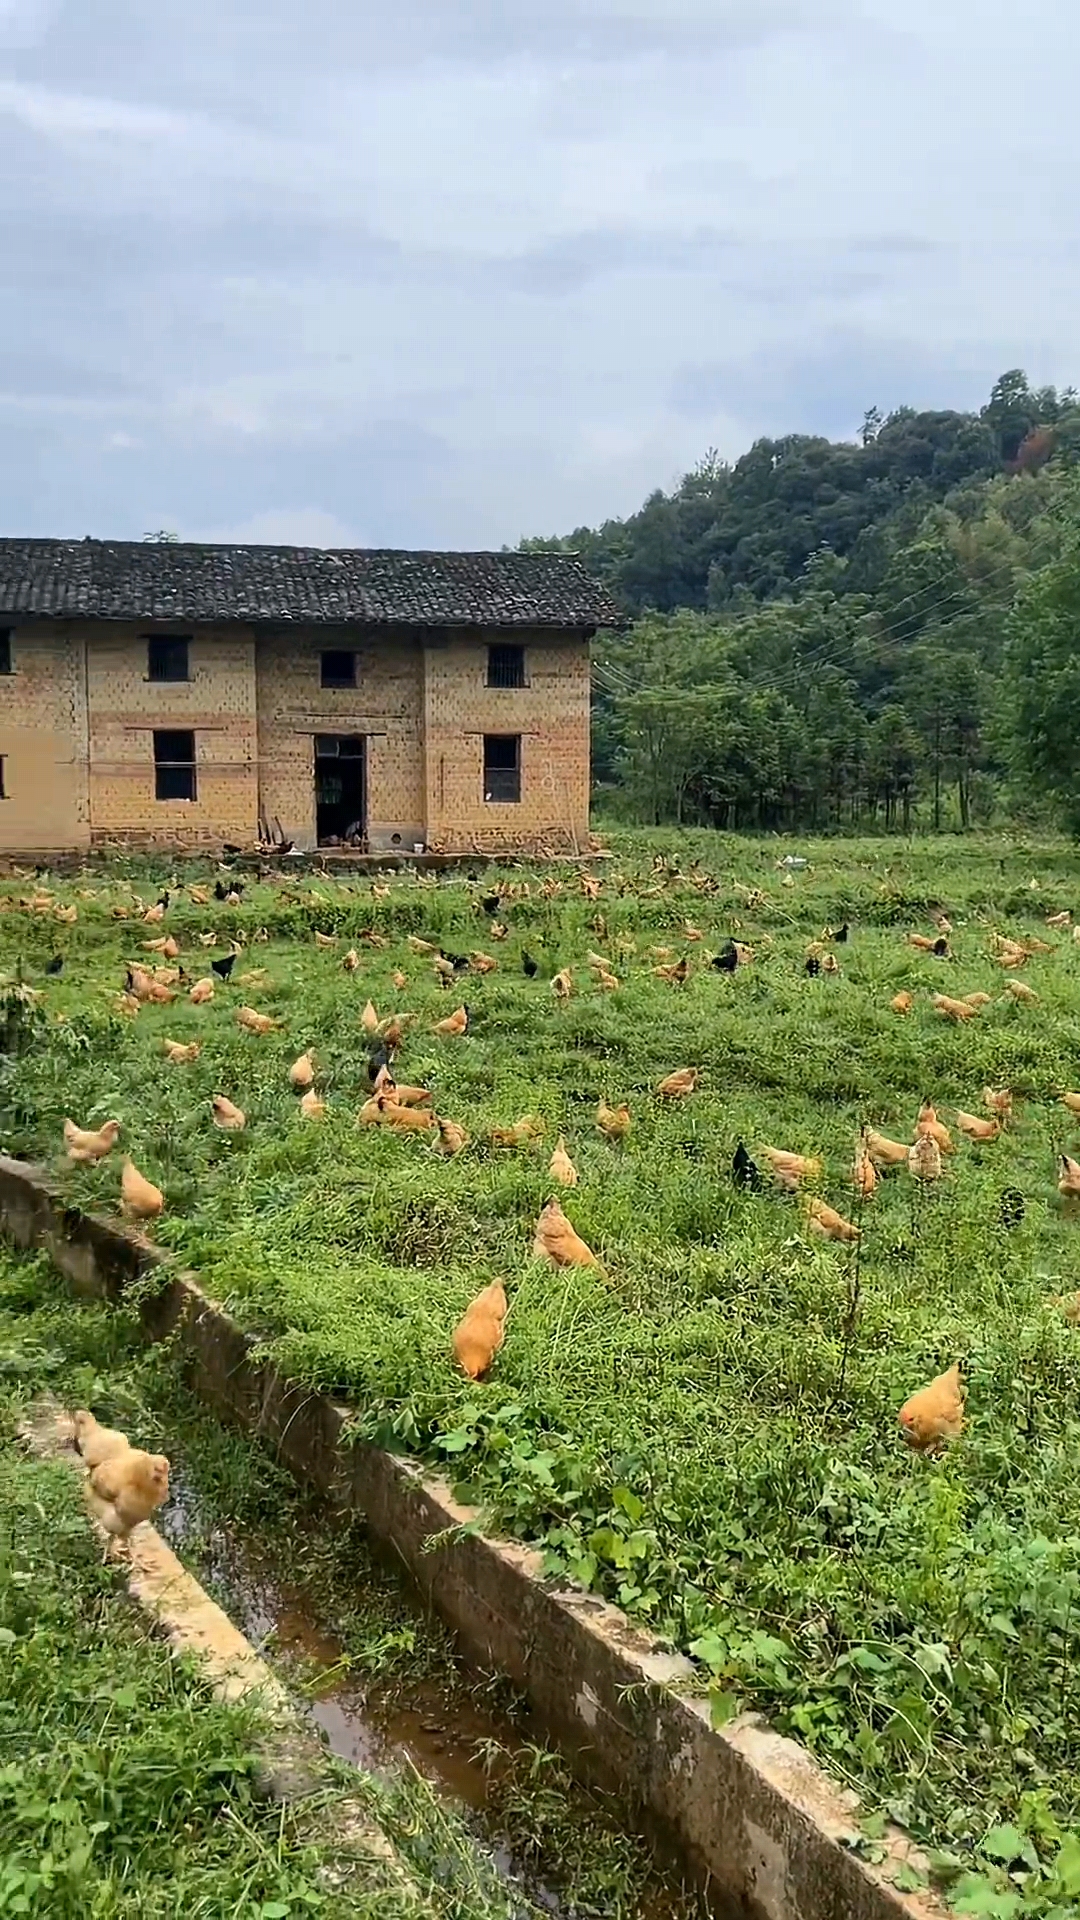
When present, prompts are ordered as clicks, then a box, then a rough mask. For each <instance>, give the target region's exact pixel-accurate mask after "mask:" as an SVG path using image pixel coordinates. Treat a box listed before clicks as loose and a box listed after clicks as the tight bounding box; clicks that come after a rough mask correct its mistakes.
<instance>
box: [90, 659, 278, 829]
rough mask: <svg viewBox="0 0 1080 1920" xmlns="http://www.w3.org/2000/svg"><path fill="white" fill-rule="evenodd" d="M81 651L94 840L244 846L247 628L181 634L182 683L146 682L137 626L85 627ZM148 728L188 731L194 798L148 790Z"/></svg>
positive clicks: (248, 775)
mask: <svg viewBox="0 0 1080 1920" xmlns="http://www.w3.org/2000/svg"><path fill="white" fill-rule="evenodd" d="M156 631H157V632H159V633H161V632H165V631H167V630H166V629H162V628H158V629H156ZM86 649H87V675H86V678H87V712H88V719H89V734H90V827H91V834H92V837H93V840H94V841H95V842H100V841H121V842H124V843H127V844H130V845H134V846H140V845H149V844H165V845H168V844H178V845H185V846H191V845H198V844H207V845H213V844H215V843H218V842H220V841H222V840H233V841H236V842H238V843H241V844H248V845H250V843H251V841H252V840H253V839H254V837H255V831H256V814H257V801H258V769H257V765H256V748H257V728H256V715H255V646H254V639H253V636H252V635H251V633H250V632H249V631H246V630H245V629H243V628H239V629H238V628H235V627H229V628H220V629H215V628H213V627H204V628H201V629H200V630H198V632H196V633H195V634H194V635H193V636H191V638H190V650H189V656H188V657H189V671H190V679H188V680H186V681H152V680H151V679H150V677H149V667H148V659H147V638H146V630H145V629H143V630H142V631H141V632H140V631H138V630H137V629H135V628H134V627H127V626H116V625H108V626H106V625H104V624H103V625H101V626H91V627H90V628H89V630H88V631H87V635H86ZM155 728H191V729H192V731H193V732H194V734H195V760H196V798H195V799H194V800H193V801H190V800H158V799H157V798H156V797H155V790H154V730H155Z"/></svg>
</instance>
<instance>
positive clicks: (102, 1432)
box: [72, 1407, 131, 1470]
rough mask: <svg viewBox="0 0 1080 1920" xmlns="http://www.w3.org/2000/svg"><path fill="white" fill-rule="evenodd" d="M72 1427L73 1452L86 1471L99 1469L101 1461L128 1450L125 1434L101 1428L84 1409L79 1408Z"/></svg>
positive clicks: (117, 1429) (110, 1428) (128, 1444)
mask: <svg viewBox="0 0 1080 1920" xmlns="http://www.w3.org/2000/svg"><path fill="white" fill-rule="evenodd" d="M72 1425H73V1426H74V1428H75V1451H76V1453H77V1454H79V1455H80V1456H81V1458H82V1460H83V1461H84V1463H85V1465H86V1467H87V1469H88V1470H90V1469H92V1468H94V1467H100V1465H101V1463H102V1461H103V1460H110V1459H112V1457H113V1455H114V1454H117V1453H127V1452H128V1450H129V1448H130V1444H131V1443H130V1441H129V1440H128V1437H127V1434H126V1433H121V1432H120V1430H119V1428H118V1427H103V1426H102V1425H101V1424H100V1422H99V1421H97V1420H95V1418H94V1416H93V1414H92V1413H88V1412H87V1410H86V1408H85V1407H80V1408H79V1410H78V1412H77V1413H76V1414H75V1415H74V1416H73V1419H72Z"/></svg>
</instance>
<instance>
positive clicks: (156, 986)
mask: <svg viewBox="0 0 1080 1920" xmlns="http://www.w3.org/2000/svg"><path fill="white" fill-rule="evenodd" d="M145 997H146V999H147V1000H149V1002H150V1003H151V1005H152V1006H155V1007H171V1006H172V1003H173V1001H174V1000H175V999H176V994H175V993H174V991H173V989H172V987H167V986H165V984H164V982H163V981H161V980H151V982H150V985H149V986H148V987H147V989H146V995H145Z"/></svg>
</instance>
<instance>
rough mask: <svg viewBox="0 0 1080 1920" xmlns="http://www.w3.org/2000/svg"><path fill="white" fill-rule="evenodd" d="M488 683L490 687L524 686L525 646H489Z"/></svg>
mask: <svg viewBox="0 0 1080 1920" xmlns="http://www.w3.org/2000/svg"><path fill="white" fill-rule="evenodd" d="M487 683H488V686H489V687H523V686H524V685H525V649H524V647H489V648H488V675H487Z"/></svg>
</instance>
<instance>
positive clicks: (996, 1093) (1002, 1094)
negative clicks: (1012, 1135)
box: [983, 1087, 1080, 1121]
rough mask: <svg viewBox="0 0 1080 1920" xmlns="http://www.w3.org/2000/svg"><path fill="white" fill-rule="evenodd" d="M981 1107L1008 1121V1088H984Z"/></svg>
mask: <svg viewBox="0 0 1080 1920" xmlns="http://www.w3.org/2000/svg"><path fill="white" fill-rule="evenodd" d="M1078 1097H1080V1096H1078ZM983 1106H984V1107H985V1108H986V1110H987V1112H988V1113H997V1114H1000V1116H1001V1118H1002V1120H1003V1121H1008V1120H1010V1119H1011V1118H1012V1110H1013V1097H1012V1092H1011V1090H1010V1089H1009V1088H1008V1087H984V1088H983ZM1077 1112H1078V1113H1080V1107H1077Z"/></svg>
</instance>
